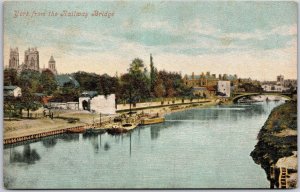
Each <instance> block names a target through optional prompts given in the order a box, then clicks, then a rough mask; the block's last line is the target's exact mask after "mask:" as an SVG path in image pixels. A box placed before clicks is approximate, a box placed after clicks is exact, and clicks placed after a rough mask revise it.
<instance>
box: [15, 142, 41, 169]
mask: <svg viewBox="0 0 300 192" xmlns="http://www.w3.org/2000/svg"><path fill="white" fill-rule="evenodd" d="M38 160H40V155H39V154H38V153H37V152H36V150H35V149H32V150H31V148H30V145H29V144H26V145H24V148H23V153H20V152H17V151H12V153H11V156H10V162H11V163H17V162H18V163H27V164H33V163H35V161H38Z"/></svg>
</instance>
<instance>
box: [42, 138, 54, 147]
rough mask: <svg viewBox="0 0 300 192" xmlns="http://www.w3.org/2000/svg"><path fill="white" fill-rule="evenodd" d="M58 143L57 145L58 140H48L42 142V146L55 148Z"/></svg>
mask: <svg viewBox="0 0 300 192" xmlns="http://www.w3.org/2000/svg"><path fill="white" fill-rule="evenodd" d="M56 143H57V138H46V139H44V140H42V144H43V146H45V147H46V148H50V147H54V146H55V145H56Z"/></svg>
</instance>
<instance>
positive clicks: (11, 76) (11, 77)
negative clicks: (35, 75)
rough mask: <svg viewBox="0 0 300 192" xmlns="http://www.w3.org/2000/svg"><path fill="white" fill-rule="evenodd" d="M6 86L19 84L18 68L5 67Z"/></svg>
mask: <svg viewBox="0 0 300 192" xmlns="http://www.w3.org/2000/svg"><path fill="white" fill-rule="evenodd" d="M3 75H4V79H3V80H4V82H3V83H4V86H8V85H18V84H19V82H18V77H17V70H15V69H5V70H4V74H3Z"/></svg>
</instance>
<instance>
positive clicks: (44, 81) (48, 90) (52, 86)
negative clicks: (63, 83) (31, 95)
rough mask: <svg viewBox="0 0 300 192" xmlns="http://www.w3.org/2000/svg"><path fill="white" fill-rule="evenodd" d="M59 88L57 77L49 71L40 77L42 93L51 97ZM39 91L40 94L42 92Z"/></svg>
mask: <svg viewBox="0 0 300 192" xmlns="http://www.w3.org/2000/svg"><path fill="white" fill-rule="evenodd" d="M56 88H57V83H56V80H55V76H54V74H53V73H52V71H50V70H49V69H47V70H45V71H43V72H42V74H41V76H40V91H41V92H43V93H45V94H47V95H51V94H52V93H53V92H54V91H55V90H56ZM40 91H39V92H40Z"/></svg>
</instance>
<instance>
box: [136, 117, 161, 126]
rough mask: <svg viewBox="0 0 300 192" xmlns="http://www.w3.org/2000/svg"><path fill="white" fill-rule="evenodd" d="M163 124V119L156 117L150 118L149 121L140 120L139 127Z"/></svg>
mask: <svg viewBox="0 0 300 192" xmlns="http://www.w3.org/2000/svg"><path fill="white" fill-rule="evenodd" d="M163 122H165V118H164V117H157V118H151V119H142V120H141V123H140V124H141V125H152V124H157V123H163Z"/></svg>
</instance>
